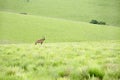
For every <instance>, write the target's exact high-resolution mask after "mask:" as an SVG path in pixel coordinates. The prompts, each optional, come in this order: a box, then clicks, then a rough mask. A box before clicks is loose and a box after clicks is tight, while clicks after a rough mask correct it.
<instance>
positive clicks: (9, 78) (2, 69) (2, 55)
mask: <svg viewBox="0 0 120 80" xmlns="http://www.w3.org/2000/svg"><path fill="white" fill-rule="evenodd" d="M119 61H120V41H99V42H98V41H94V42H92V41H84V42H79V43H78V42H74V43H45V44H43V45H42V46H40V45H37V46H36V45H34V44H0V80H119V79H120V62H119Z"/></svg>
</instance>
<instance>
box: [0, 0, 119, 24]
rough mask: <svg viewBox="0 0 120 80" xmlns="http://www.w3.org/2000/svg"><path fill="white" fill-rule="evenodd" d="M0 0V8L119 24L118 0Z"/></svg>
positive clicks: (76, 19)
mask: <svg viewBox="0 0 120 80" xmlns="http://www.w3.org/2000/svg"><path fill="white" fill-rule="evenodd" d="M27 1H28V0H12V1H11V0H0V10H2V11H10V12H17V13H21V12H26V13H28V14H33V15H40V16H48V17H55V18H64V19H69V20H75V21H85V22H90V20H92V19H96V20H100V21H105V22H106V23H107V24H108V25H113V26H120V23H119V21H120V16H119V14H120V5H119V4H120V0H29V2H27Z"/></svg>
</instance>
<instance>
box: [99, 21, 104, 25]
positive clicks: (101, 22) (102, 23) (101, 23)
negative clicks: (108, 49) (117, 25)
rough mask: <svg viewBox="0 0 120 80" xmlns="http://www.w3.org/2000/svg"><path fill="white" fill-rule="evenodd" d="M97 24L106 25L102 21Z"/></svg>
mask: <svg viewBox="0 0 120 80" xmlns="http://www.w3.org/2000/svg"><path fill="white" fill-rule="evenodd" d="M98 24H100V25H106V23H105V22H103V21H100V22H99V23H98Z"/></svg>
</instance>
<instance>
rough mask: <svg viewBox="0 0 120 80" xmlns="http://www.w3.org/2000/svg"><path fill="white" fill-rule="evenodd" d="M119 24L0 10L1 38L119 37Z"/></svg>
mask: <svg viewBox="0 0 120 80" xmlns="http://www.w3.org/2000/svg"><path fill="white" fill-rule="evenodd" d="M119 34H120V28H119V27H110V26H101V25H92V24H89V23H83V22H75V21H68V20H62V19H55V18H47V17H40V16H32V15H22V14H13V13H7V12H0V40H1V42H2V41H3V42H4V41H6V42H9V41H13V42H34V41H35V40H37V39H39V38H41V37H43V36H45V37H46V42H65V41H67V42H77V41H81V40H119V39H120V36H119Z"/></svg>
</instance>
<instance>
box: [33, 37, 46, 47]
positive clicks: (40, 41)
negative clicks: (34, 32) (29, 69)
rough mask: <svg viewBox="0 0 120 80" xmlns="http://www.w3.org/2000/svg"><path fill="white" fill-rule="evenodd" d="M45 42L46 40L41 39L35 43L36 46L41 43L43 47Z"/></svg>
mask: <svg viewBox="0 0 120 80" xmlns="http://www.w3.org/2000/svg"><path fill="white" fill-rule="evenodd" d="M44 40H45V38H43V39H40V40H37V41H36V42H35V45H37V44H38V43H41V45H42V44H43V42H44Z"/></svg>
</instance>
